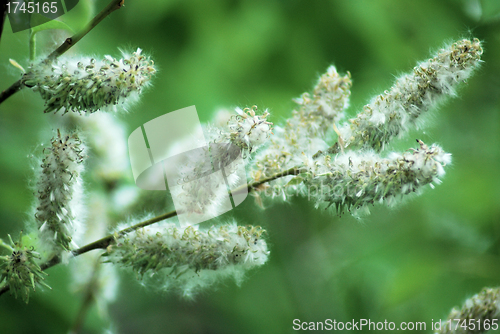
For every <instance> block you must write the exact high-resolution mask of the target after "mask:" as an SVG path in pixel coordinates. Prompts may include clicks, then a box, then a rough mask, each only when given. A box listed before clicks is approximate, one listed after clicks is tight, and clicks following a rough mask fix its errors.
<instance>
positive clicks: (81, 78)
mask: <svg viewBox="0 0 500 334" xmlns="http://www.w3.org/2000/svg"><path fill="white" fill-rule="evenodd" d="M123 57H124V58H123V59H120V60H116V59H115V58H113V57H111V56H105V57H104V59H102V60H96V59H95V58H89V57H85V58H67V57H64V56H63V57H59V58H58V59H56V60H53V61H49V60H45V61H43V62H41V63H39V64H36V65H32V66H31V67H30V69H29V71H28V72H27V73H26V74H24V76H23V78H22V80H21V81H22V83H23V84H24V85H25V86H26V87H32V88H33V90H34V91H38V92H40V95H41V96H42V98H43V99H44V100H45V110H44V112H46V113H47V112H51V111H54V112H58V111H59V110H61V111H62V112H63V114H65V113H67V112H69V111H73V112H78V113H82V112H83V113H93V112H96V111H98V110H103V109H104V110H109V109H113V107H114V106H116V105H118V104H123V103H124V102H125V101H133V100H136V99H137V98H138V97H139V93H140V92H141V90H142V88H144V87H145V86H147V85H148V84H149V82H150V79H151V76H152V75H153V74H154V73H155V72H156V70H155V68H154V63H153V61H152V60H150V59H149V57H146V56H144V55H142V50H141V49H137V51H136V52H134V53H132V55H127V54H123Z"/></svg>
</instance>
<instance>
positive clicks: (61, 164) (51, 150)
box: [35, 130, 84, 252]
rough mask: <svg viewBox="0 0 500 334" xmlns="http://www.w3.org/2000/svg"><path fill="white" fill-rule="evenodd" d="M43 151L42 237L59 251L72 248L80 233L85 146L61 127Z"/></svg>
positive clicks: (39, 208)
mask: <svg viewBox="0 0 500 334" xmlns="http://www.w3.org/2000/svg"><path fill="white" fill-rule="evenodd" d="M44 153H45V157H44V158H43V160H42V164H41V165H40V167H41V168H42V171H41V173H40V176H39V179H38V183H37V191H36V196H37V199H38V206H37V208H36V213H35V218H36V222H37V224H38V228H39V239H40V242H41V245H43V246H45V247H47V248H48V249H51V248H52V250H54V251H56V252H58V250H70V249H71V248H72V246H71V245H72V241H73V239H74V238H75V234H76V233H81V231H80V230H81V229H80V226H79V224H80V223H79V221H78V219H77V217H76V211H77V210H78V208H79V205H80V204H81V203H80V201H81V200H80V196H81V192H82V181H81V177H80V174H81V172H82V170H83V159H84V145H83V143H82V142H81V141H80V139H79V138H78V135H77V134H76V133H73V134H69V135H61V133H60V132H59V130H58V131H57V135H56V136H55V137H54V138H52V141H51V145H50V147H47V148H45V149H44Z"/></svg>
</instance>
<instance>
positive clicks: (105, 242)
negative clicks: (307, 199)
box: [0, 167, 304, 295]
mask: <svg viewBox="0 0 500 334" xmlns="http://www.w3.org/2000/svg"><path fill="white" fill-rule="evenodd" d="M303 170H304V168H303V167H292V168H290V169H287V170H285V171H283V172H280V173H276V174H274V175H271V176H269V177H266V178H264V179H262V180H259V181H254V182H252V183H250V184H248V185H246V186H242V187H240V188H237V189H235V190H234V191H233V192H232V193H233V194H235V193H238V192H240V191H242V190H243V189H245V188H247V190H248V191H249V192H250V191H252V190H253V189H255V188H257V187H258V186H260V185H261V184H264V183H267V182H270V181H273V180H276V179H279V178H281V177H285V176H290V175H298V174H300V173H301V172H302V171H303ZM178 214H179V212H178V211H175V210H173V211H170V212H167V213H164V214H162V215H159V216H156V217H154V218H151V219H148V220H146V221H143V222H140V223H138V224H135V225H133V226H130V227H127V228H125V229H123V230H121V231H118V232H115V233H114V234H110V235H108V236H106V237H104V238H102V239H99V240H96V241H94V242H92V243H90V244H88V245H85V246H83V247H81V248H78V249H76V250H74V251H72V252H71V253H72V255H73V256H78V255H81V254H84V253H87V252H90V251H91V250H95V249H106V247H108V246H109V245H111V244H112V243H113V241H114V240H115V238H116V237H117V236H120V235H125V234H127V233H130V232H133V231H135V230H138V229H140V228H142V227H146V226H148V225H152V224H154V223H157V222H159V221H162V220H165V219H168V218H172V217H175V216H177V215H178ZM60 262H61V258H60V257H59V256H54V257H53V258H52V259H50V260H49V261H47V262H45V263H43V264H41V265H40V268H41V269H42V270H45V269H48V268H50V267H53V266H55V265H56V264H59V263H60ZM8 290H9V286H4V287H3V288H0V295H2V294H3V293H4V292H7V291H8Z"/></svg>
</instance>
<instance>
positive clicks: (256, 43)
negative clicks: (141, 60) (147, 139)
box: [0, 0, 500, 334]
mask: <svg viewBox="0 0 500 334" xmlns="http://www.w3.org/2000/svg"><path fill="white" fill-rule="evenodd" d="M106 4H107V1H96V2H95V4H94V3H90V2H88V1H85V0H80V3H79V4H78V6H77V7H76V8H75V9H73V11H71V12H70V13H68V14H66V16H64V17H63V18H62V19H63V20H64V21H65V22H66V23H68V24H69V25H70V26H72V27H73V28H74V29H79V28H81V26H82V25H83V24H84V23H85V22H86V21H87V20H88V17H89V15H90V13H91V12H92V6H95V9H94V10H95V11H98V10H100V9H101V8H103V7H104V6H105V5H106ZM66 36H67V35H65V33H64V32H57V33H56V34H54V35H53V34H47V35H45V36H44V38H42V39H41V41H40V42H39V45H38V46H39V49H38V52H39V53H42V54H44V53H45V54H46V53H48V52H50V51H52V50H53V49H54V48H55V47H56V46H57V45H58V44H60V43H61V42H62V41H63V40H64V38H65V37H66ZM471 36H474V37H478V38H479V39H481V40H482V41H484V50H485V53H484V56H483V60H484V63H483V65H482V67H481V68H480V70H479V71H477V72H476V74H475V75H474V76H473V77H472V78H471V79H470V80H468V82H467V83H466V84H463V85H462V86H461V89H460V90H459V97H458V98H455V99H452V100H450V101H448V102H447V103H445V104H444V105H443V106H441V107H440V108H439V110H438V111H437V112H436V111H435V112H433V113H432V115H430V116H429V117H427V120H428V121H427V127H426V128H425V129H424V130H421V131H413V132H411V133H410V135H409V136H408V137H407V138H405V139H402V140H399V141H398V142H397V143H395V144H394V145H393V146H392V147H391V148H392V149H397V150H399V151H403V150H405V149H407V148H409V147H415V138H419V139H422V140H423V141H424V142H426V143H429V144H430V143H434V142H436V143H438V144H440V145H442V146H443V147H444V148H445V150H447V151H448V152H451V153H452V154H453V165H452V166H449V168H448V169H447V174H446V176H445V177H444V180H443V181H444V182H443V184H441V185H439V186H437V187H436V189H434V190H432V189H430V188H427V189H426V190H425V192H424V194H423V195H421V196H419V197H412V198H411V199H410V200H408V201H406V202H405V203H403V204H401V205H399V206H397V207H396V208H395V209H389V208H387V207H385V206H376V207H375V208H374V209H373V210H372V214H371V215H370V216H368V217H366V218H365V219H363V220H362V221H357V220H355V219H354V218H352V217H350V216H349V215H344V216H342V217H341V218H338V217H337V216H335V215H333V214H332V213H330V212H325V211H323V210H316V209H314V207H313V205H312V203H310V202H308V201H307V199H304V198H293V199H291V200H290V202H289V203H274V204H272V203H270V202H266V206H267V208H266V209H265V210H261V209H260V208H259V207H258V206H257V205H255V203H254V200H253V198H252V197H250V196H249V197H248V198H247V199H246V200H245V202H244V203H243V204H242V205H240V206H239V207H238V208H237V209H235V210H233V211H231V212H230V213H229V214H226V215H224V217H222V219H223V220H224V219H226V220H228V219H230V218H231V217H234V218H235V219H236V220H237V221H238V222H239V224H241V225H244V224H254V225H262V226H264V227H265V228H266V229H267V231H268V243H269V247H270V250H271V255H270V260H269V262H268V263H267V264H266V265H265V266H263V267H262V268H259V269H257V270H254V271H252V272H251V273H250V274H249V275H248V277H247V279H246V280H245V282H244V283H243V284H242V286H241V287H237V286H236V285H235V284H234V283H233V282H231V281H228V282H224V283H223V284H220V285H219V286H217V287H216V288H215V289H210V290H208V291H205V292H204V293H202V294H201V295H199V296H198V297H197V298H196V299H195V300H194V301H186V300H183V299H181V298H179V297H178V296H176V295H174V294H168V293H157V292H156V291H154V290H151V289H147V288H144V287H142V286H140V285H139V284H137V282H136V280H135V276H134V275H133V274H126V273H123V272H122V275H121V278H122V279H121V282H120V289H119V294H118V298H117V301H116V302H115V303H114V304H112V305H111V306H110V318H111V322H112V323H113V324H114V325H113V326H114V328H115V330H116V332H117V333H149V334H155V333H288V332H293V330H292V325H293V323H292V321H293V320H294V319H300V320H302V321H324V320H325V319H328V318H330V319H336V320H337V321H350V320H352V319H355V320H359V319H371V320H372V321H384V320H385V319H387V320H388V321H393V322H395V323H396V324H398V323H399V322H401V321H405V322H410V321H423V322H426V323H427V332H431V330H430V322H431V319H434V321H436V319H440V318H445V317H446V316H447V314H448V312H449V311H450V309H451V308H452V307H453V306H456V305H461V304H462V302H463V301H464V299H465V298H467V297H470V296H471V295H473V294H475V293H477V292H479V291H480V290H481V289H482V287H484V286H499V285H500V253H499V251H500V248H499V247H500V224H499V223H500V176H499V172H500V147H499V146H500V117H499V111H500V110H499V107H500V104H499V97H500V1H498V0H441V1H435V0H419V1H409V0H408V1H407V0H376V1H372V0H355V1H347V0H338V1H334V0H331V1H327V0H307V1H306V0H302V1H301V0H281V1H275V0H211V1H204V0H182V1H181V0H151V1H134V0H126V1H125V7H124V8H122V9H120V10H119V11H117V12H115V13H113V14H111V15H110V16H109V17H108V18H106V19H105V20H104V21H103V22H102V23H101V24H100V25H99V26H97V27H96V28H95V29H94V30H93V31H92V32H90V33H89V35H87V36H86V37H85V38H84V39H83V40H81V41H80V42H79V43H78V44H77V46H76V47H75V48H74V49H72V50H71V52H72V53H74V54H78V53H82V54H86V55H96V56H99V57H100V56H103V55H105V54H110V55H113V56H115V57H118V56H119V51H118V48H123V49H127V50H134V49H135V48H137V47H141V48H142V49H143V50H144V52H145V53H148V54H151V55H152V58H153V59H154V60H155V63H156V64H157V66H158V68H159V71H158V74H157V75H156V77H155V78H154V81H153V82H154V85H153V87H151V88H150V89H148V90H147V91H146V92H145V93H144V94H143V96H142V99H141V101H140V103H138V104H136V105H134V106H133V107H132V108H131V110H130V112H129V113H121V114H119V115H117V117H119V118H120V119H121V120H123V121H124V122H126V123H127V124H128V130H127V135H128V134H129V133H130V132H131V131H132V130H133V129H135V128H137V127H138V126H140V125H141V124H143V123H145V122H147V121H149V120H151V119H153V118H155V117H157V116H160V115H162V114H164V113H166V112H169V111H173V110H177V109H180V108H183V107H187V106H190V105H196V108H197V110H198V113H199V115H200V118H201V120H202V121H208V120H210V119H211V118H212V116H213V114H214V112H215V111H216V110H217V108H219V107H235V106H241V107H246V106H251V105H254V104H256V105H258V106H259V108H269V110H270V112H271V113H272V119H271V121H273V122H274V123H276V124H280V123H282V122H283V120H284V119H285V118H287V117H288V116H289V115H290V111H291V110H292V109H293V108H294V104H293V102H292V101H291V99H292V98H294V97H298V96H299V95H300V94H302V93H303V92H304V91H309V90H310V89H311V87H312V86H313V84H314V83H315V81H316V80H317V77H318V75H320V74H321V73H323V72H324V71H325V70H326V68H327V67H328V66H329V65H330V64H335V65H336V66H337V69H338V70H339V72H341V73H345V72H346V71H350V72H351V74H352V78H353V87H352V95H351V106H350V108H349V115H350V116H353V115H355V114H356V112H357V111H359V110H361V108H362V106H363V105H364V104H366V103H367V101H368V100H369V99H370V98H371V97H372V96H374V95H376V94H378V93H380V92H382V91H384V90H385V89H388V88H389V87H390V86H391V84H392V82H393V81H394V78H395V76H397V75H399V74H401V73H404V72H408V71H410V70H411V69H412V68H413V66H415V64H416V63H417V62H418V61H420V60H425V59H426V58H428V57H429V55H431V53H432V52H434V51H436V50H437V49H439V48H440V47H442V46H444V44H445V43H447V42H452V41H454V40H457V39H459V38H462V37H471ZM27 57H28V34H27V32H26V31H24V32H19V33H16V34H13V33H12V32H11V30H10V26H9V23H8V22H6V25H5V31H4V34H3V36H2V39H1V42H0V78H1V79H0V90H4V89H6V88H7V87H8V86H10V85H11V84H12V83H13V82H14V81H16V80H17V79H18V78H19V76H20V73H19V70H17V69H15V68H14V67H12V66H11V65H10V64H9V61H8V60H9V58H13V59H15V60H16V61H17V62H19V63H20V64H21V65H23V66H24V67H25V68H26V67H27V66H28V64H29V62H28V60H27ZM42 110H43V102H42V100H41V98H40V97H39V95H38V94H35V93H33V92H31V91H29V90H27V89H25V90H23V91H21V92H19V93H18V94H16V95H14V96H13V97H11V98H10V99H8V100H7V101H6V102H4V103H2V104H1V105H0V168H1V171H2V172H1V173H0V199H1V200H0V237H1V238H5V237H6V235H7V233H10V234H11V235H17V233H18V232H19V231H20V230H21V229H22V228H23V222H24V221H26V220H28V219H29V217H28V215H29V212H30V208H31V206H32V203H33V196H32V190H30V189H29V188H28V187H27V184H28V183H29V182H30V180H31V179H32V171H31V166H30V162H29V161H28V160H29V159H28V158H27V155H28V154H31V153H34V150H35V147H36V146H37V145H39V144H40V143H41V141H42V140H45V141H46V140H48V138H50V135H47V133H49V132H48V131H49V130H50V129H51V128H52V127H53V124H54V118H56V117H61V116H60V115H44V114H43V113H42ZM48 273H49V274H50V277H48V278H47V282H48V283H49V284H50V285H51V286H52V287H53V288H54V289H53V290H52V291H45V292H44V293H39V292H38V291H37V293H35V294H33V296H32V298H31V299H30V303H29V304H28V305H25V304H24V303H23V302H22V301H21V300H15V299H14V297H13V296H10V295H9V294H6V295H3V296H1V297H0V333H65V332H67V331H68V329H69V328H70V327H71V326H72V324H73V322H74V321H75V318H76V314H77V311H78V309H79V307H80V305H81V303H82V296H80V295H75V294H72V293H71V292H70V290H69V289H68V284H69V273H68V270H67V268H65V267H64V266H57V267H54V268H51V269H49V270H48ZM109 324H110V322H109V320H107V319H106V318H103V317H101V316H99V314H98V312H97V310H96V309H95V308H92V309H91V311H90V313H89V314H88V316H87V318H86V322H85V324H84V327H83V330H82V333H101V332H103V330H104V329H106V328H109V326H110V325H109Z"/></svg>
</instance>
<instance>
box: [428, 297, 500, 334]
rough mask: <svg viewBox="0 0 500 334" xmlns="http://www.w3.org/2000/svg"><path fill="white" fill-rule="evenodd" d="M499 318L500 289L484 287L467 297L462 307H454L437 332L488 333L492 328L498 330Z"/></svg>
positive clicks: (453, 333)
mask: <svg viewBox="0 0 500 334" xmlns="http://www.w3.org/2000/svg"><path fill="white" fill-rule="evenodd" d="M499 319H500V289H499V288H484V289H483V290H482V291H481V292H480V293H478V294H476V295H474V296H473V297H471V298H469V299H467V300H466V301H465V303H464V304H463V306H462V308H461V309H458V308H454V309H453V310H452V311H451V313H450V315H449V316H448V319H447V320H445V321H443V322H441V328H440V329H438V330H437V331H436V332H435V333H436V334H480V333H487V332H489V331H490V329H491V330H494V331H495V332H496V330H495V329H498V326H499V321H500V320H499ZM495 324H496V325H495Z"/></svg>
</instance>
